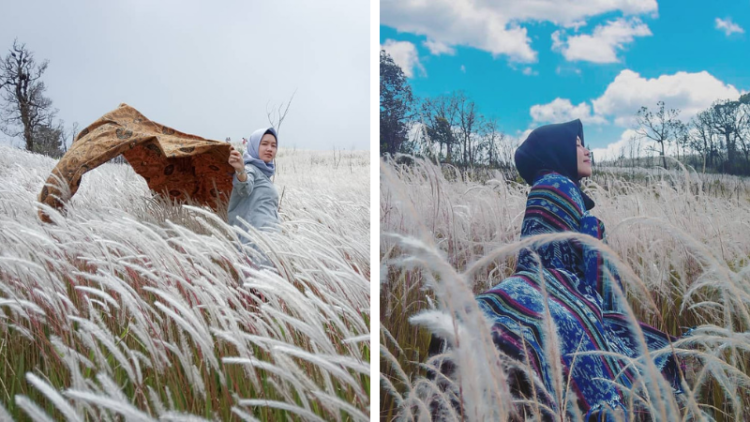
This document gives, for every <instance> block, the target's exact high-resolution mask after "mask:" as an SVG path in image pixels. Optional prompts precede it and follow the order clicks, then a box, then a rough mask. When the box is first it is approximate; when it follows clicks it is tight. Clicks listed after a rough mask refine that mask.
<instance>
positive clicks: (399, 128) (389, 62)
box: [380, 50, 750, 175]
mask: <svg viewBox="0 0 750 422" xmlns="http://www.w3.org/2000/svg"><path fill="white" fill-rule="evenodd" d="M679 115H680V111H679V110H676V109H669V108H667V107H666V105H665V103H664V102H663V101H659V102H657V104H656V107H655V108H649V107H647V106H643V107H641V108H640V109H639V110H637V111H636V112H635V118H636V122H637V126H638V129H637V130H636V134H637V135H636V136H633V137H632V138H631V139H630V141H629V142H628V143H627V145H626V146H624V147H623V148H621V150H620V152H619V156H618V157H616V160H615V164H616V165H621V166H626V165H631V166H632V165H643V163H644V159H645V158H646V156H647V155H655V156H656V157H657V158H658V161H659V165H661V166H663V167H665V168H670V167H673V166H674V165H675V164H674V163H670V161H671V160H668V159H667V157H668V156H670V155H671V156H673V158H676V159H677V160H680V161H681V162H683V163H685V164H689V165H691V166H693V167H694V168H696V169H698V170H699V171H711V172H720V173H729V174H736V175H750V94H744V95H742V96H740V98H739V99H738V100H720V101H716V102H715V103H713V104H712V105H711V106H710V107H708V108H707V109H706V110H703V111H702V112H700V113H698V114H697V115H696V116H694V117H693V118H691V119H690V120H689V121H687V122H683V121H681V120H680V119H679V117H678V116H679ZM519 141H520V140H518V139H516V138H514V137H512V136H507V135H506V134H505V133H503V132H502V131H501V130H499V125H498V119H497V118H496V117H488V116H485V115H483V114H482V113H480V111H479V109H478V107H477V105H476V103H475V102H474V101H472V100H471V99H470V98H468V97H467V96H466V95H465V94H464V93H463V92H461V91H457V92H452V93H450V94H445V95H440V96H437V97H434V98H423V99H418V98H416V97H415V96H414V94H413V93H412V90H411V87H410V86H409V83H408V81H407V78H406V76H405V75H404V72H403V71H402V69H401V68H400V67H399V66H398V65H397V64H395V63H394V61H393V59H392V58H391V57H390V56H389V55H388V54H387V53H386V52H385V51H383V50H381V52H380V153H381V155H385V154H389V155H396V154H398V153H401V154H410V155H415V156H421V157H426V158H429V159H431V160H433V161H439V162H441V163H450V164H452V165H455V166H457V167H460V168H467V167H492V168H500V169H509V170H512V168H513V166H514V164H513V154H514V151H515V149H516V148H517V147H518V143H519ZM597 159H598V160H597V161H599V162H600V161H601V159H599V157H597ZM653 164H656V163H653Z"/></svg>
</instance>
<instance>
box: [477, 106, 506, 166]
mask: <svg viewBox="0 0 750 422" xmlns="http://www.w3.org/2000/svg"><path fill="white" fill-rule="evenodd" d="M482 131H483V132H484V143H485V149H486V150H487V160H488V161H489V162H488V164H489V165H490V166H495V167H499V164H500V163H499V161H500V147H499V145H498V144H499V143H500V142H502V141H503V139H504V138H505V134H504V133H503V132H501V131H500V126H499V124H498V120H497V117H489V118H486V119H484V125H482Z"/></svg>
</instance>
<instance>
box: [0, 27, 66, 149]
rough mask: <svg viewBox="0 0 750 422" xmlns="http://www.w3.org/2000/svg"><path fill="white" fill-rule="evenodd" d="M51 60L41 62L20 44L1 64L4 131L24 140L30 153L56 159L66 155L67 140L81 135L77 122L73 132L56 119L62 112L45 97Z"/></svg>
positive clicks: (0, 106)
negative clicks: (78, 134) (68, 130)
mask: <svg viewBox="0 0 750 422" xmlns="http://www.w3.org/2000/svg"><path fill="white" fill-rule="evenodd" d="M48 63H49V62H48V61H47V60H44V61H42V62H37V61H36V59H35V58H34V54H33V53H32V52H31V51H29V49H27V48H26V45H25V44H21V43H19V42H18V41H14V42H13V46H12V47H11V49H10V51H9V52H8V54H7V55H6V56H5V57H2V60H1V61H0V98H1V99H2V104H0V131H2V132H3V133H4V134H5V135H7V136H9V137H10V138H11V139H17V138H21V139H22V140H23V143H24V145H25V148H26V150H28V151H32V152H37V153H41V154H46V155H49V156H52V157H60V156H62V155H63V154H64V153H65V151H66V149H67V147H66V146H67V142H66V139H67V138H68V137H70V138H71V139H72V138H73V137H74V136H75V134H76V132H77V127H78V124H77V123H74V124H73V128H72V130H71V131H70V132H67V131H66V130H65V123H64V122H63V121H62V120H55V118H56V116H57V112H58V110H57V109H55V108H53V107H52V100H51V99H49V98H48V97H46V96H45V91H46V89H47V88H46V86H45V85H44V82H43V81H42V76H43V75H44V72H45V71H46V70H47V65H48Z"/></svg>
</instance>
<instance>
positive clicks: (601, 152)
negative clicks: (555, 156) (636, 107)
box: [591, 129, 677, 163]
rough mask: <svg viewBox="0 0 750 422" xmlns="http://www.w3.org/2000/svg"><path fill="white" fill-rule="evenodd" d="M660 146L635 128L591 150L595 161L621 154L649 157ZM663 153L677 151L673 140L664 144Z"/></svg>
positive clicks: (669, 154) (629, 156)
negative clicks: (601, 146) (615, 139)
mask: <svg viewBox="0 0 750 422" xmlns="http://www.w3.org/2000/svg"><path fill="white" fill-rule="evenodd" d="M659 150H661V147H660V146H659V144H658V143H657V142H656V141H653V140H651V139H648V138H644V137H643V136H641V135H639V134H638V130H637V129H625V130H624V131H623V132H622V134H621V135H620V139H618V140H617V141H615V142H612V143H611V144H609V145H607V146H606V147H604V148H594V149H592V150H591V152H592V153H593V154H594V160H595V162H597V163H601V162H602V161H608V160H615V159H617V158H619V157H622V156H623V155H624V156H625V158H631V157H634V158H636V157H649V156H656V155H658V153H657V152H656V151H659ZM664 153H665V154H666V155H667V156H674V155H675V154H676V153H677V145H675V143H674V142H671V143H669V144H666V145H665V146H664Z"/></svg>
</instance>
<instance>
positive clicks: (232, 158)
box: [229, 148, 245, 171]
mask: <svg viewBox="0 0 750 422" xmlns="http://www.w3.org/2000/svg"><path fill="white" fill-rule="evenodd" d="M229 165H230V166H232V167H234V169H235V170H237V171H242V170H243V169H244V168H245V163H243V162H242V155H240V152H239V151H237V150H236V149H234V148H232V152H230V153H229Z"/></svg>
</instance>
